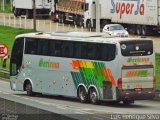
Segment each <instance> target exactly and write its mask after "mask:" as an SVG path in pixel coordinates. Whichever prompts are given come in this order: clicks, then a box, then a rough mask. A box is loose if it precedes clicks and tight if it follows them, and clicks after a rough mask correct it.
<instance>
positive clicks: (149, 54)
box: [119, 40, 154, 91]
mask: <svg viewBox="0 0 160 120" xmlns="http://www.w3.org/2000/svg"><path fill="white" fill-rule="evenodd" d="M120 45H121V53H122V56H123V58H122V69H121V70H122V72H121V73H122V74H121V76H122V79H121V80H119V83H120V84H119V85H121V87H122V89H126V90H134V91H142V90H146V89H153V88H154V54H153V41H149V40H137V41H124V42H121V43H120Z"/></svg>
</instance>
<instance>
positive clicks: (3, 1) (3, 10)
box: [3, 0, 5, 11]
mask: <svg viewBox="0 0 160 120" xmlns="http://www.w3.org/2000/svg"><path fill="white" fill-rule="evenodd" d="M4 10H5V8H4V0H3V11H4Z"/></svg>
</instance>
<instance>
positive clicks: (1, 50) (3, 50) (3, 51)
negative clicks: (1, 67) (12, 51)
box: [0, 44, 8, 58]
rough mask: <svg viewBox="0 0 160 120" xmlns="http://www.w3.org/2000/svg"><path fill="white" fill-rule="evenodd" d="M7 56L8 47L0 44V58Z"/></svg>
mask: <svg viewBox="0 0 160 120" xmlns="http://www.w3.org/2000/svg"><path fill="white" fill-rule="evenodd" d="M7 55H8V47H7V45H5V44H0V58H4V57H6V56H7Z"/></svg>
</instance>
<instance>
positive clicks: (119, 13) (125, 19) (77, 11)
mask: <svg viewBox="0 0 160 120" xmlns="http://www.w3.org/2000/svg"><path fill="white" fill-rule="evenodd" d="M99 5H100V13H99V14H100V25H101V28H103V27H104V25H106V24H111V23H119V24H122V25H123V26H126V27H127V29H128V31H129V32H132V33H134V34H137V35H149V34H152V33H154V32H160V0H99ZM73 8H74V9H73ZM57 14H58V15H57ZM56 15H57V18H58V20H59V22H64V21H66V20H72V21H73V22H74V23H76V24H78V23H79V21H80V22H83V25H84V27H89V28H94V27H95V26H96V25H95V24H96V0H58V1H57V3H55V4H54V6H53V5H52V11H51V16H56Z"/></svg>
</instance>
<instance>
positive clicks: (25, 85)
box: [23, 79, 34, 96]
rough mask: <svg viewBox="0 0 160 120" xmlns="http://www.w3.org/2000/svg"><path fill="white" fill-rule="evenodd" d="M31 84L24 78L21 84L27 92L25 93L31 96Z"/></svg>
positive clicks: (32, 93)
mask: <svg viewBox="0 0 160 120" xmlns="http://www.w3.org/2000/svg"><path fill="white" fill-rule="evenodd" d="M32 88H33V85H32V83H31V81H30V80H29V79H26V80H25V82H24V85H23V89H24V91H26V92H27V95H29V96H33V95H34V92H33V91H32Z"/></svg>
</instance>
